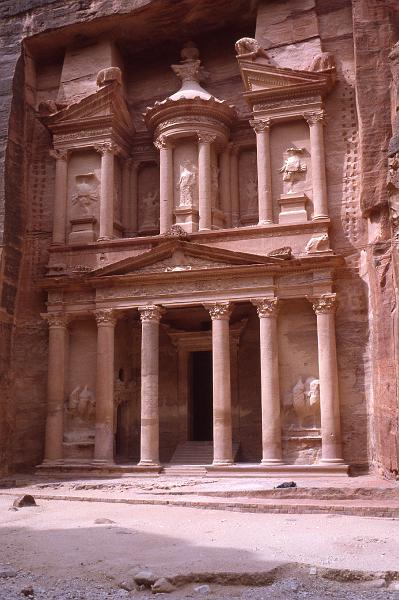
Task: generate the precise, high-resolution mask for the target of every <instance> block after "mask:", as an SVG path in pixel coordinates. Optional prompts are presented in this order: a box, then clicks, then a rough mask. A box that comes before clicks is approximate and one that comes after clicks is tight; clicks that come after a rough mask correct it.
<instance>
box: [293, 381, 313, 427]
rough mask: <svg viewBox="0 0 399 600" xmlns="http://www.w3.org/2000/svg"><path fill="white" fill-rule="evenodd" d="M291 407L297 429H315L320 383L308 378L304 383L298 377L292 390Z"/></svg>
mask: <svg viewBox="0 0 399 600" xmlns="http://www.w3.org/2000/svg"><path fill="white" fill-rule="evenodd" d="M291 396H292V401H291V406H292V408H293V410H294V412H295V415H296V417H297V420H298V424H299V427H300V428H301V429H306V428H307V427H310V428H312V429H317V427H318V423H319V415H320V382H319V380H318V379H316V378H315V377H308V378H307V379H306V381H305V382H304V381H303V379H302V377H300V378H299V379H298V381H297V383H296V384H295V385H294V387H293V388H292V394H291Z"/></svg>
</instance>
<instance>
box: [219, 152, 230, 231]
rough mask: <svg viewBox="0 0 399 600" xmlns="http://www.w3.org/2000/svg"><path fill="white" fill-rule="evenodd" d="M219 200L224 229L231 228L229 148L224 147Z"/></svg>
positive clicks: (221, 159)
mask: <svg viewBox="0 0 399 600" xmlns="http://www.w3.org/2000/svg"><path fill="white" fill-rule="evenodd" d="M220 200H221V208H222V211H223V213H224V218H225V222H226V227H231V197H230V148H229V146H226V147H225V148H224V149H223V152H222V153H221V155H220Z"/></svg>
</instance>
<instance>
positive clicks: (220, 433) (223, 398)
mask: <svg viewBox="0 0 399 600" xmlns="http://www.w3.org/2000/svg"><path fill="white" fill-rule="evenodd" d="M206 308H208V310H209V312H210V315H211V318H212V373H213V464H214V465H228V464H231V463H232V462H233V443H232V418H231V381H230V340H229V335H230V328H229V316H230V308H229V303H228V302H223V303H217V304H212V305H207V306H206Z"/></svg>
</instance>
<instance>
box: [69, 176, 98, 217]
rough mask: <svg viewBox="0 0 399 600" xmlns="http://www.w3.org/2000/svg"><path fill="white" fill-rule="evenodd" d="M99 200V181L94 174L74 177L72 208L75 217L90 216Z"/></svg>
mask: <svg viewBox="0 0 399 600" xmlns="http://www.w3.org/2000/svg"><path fill="white" fill-rule="evenodd" d="M98 199H99V181H98V179H97V177H96V175H95V174H94V173H86V174H84V175H76V177H75V192H74V194H73V195H72V206H73V208H74V211H73V212H75V213H76V216H77V217H79V216H80V217H84V216H88V215H92V214H93V212H94V208H95V205H96V204H97V202H98Z"/></svg>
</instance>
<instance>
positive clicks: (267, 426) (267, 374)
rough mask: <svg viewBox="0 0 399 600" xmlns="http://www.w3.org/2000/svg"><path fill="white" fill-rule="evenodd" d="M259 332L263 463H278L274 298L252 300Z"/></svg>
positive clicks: (277, 390)
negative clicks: (255, 308)
mask: <svg viewBox="0 0 399 600" xmlns="http://www.w3.org/2000/svg"><path fill="white" fill-rule="evenodd" d="M253 303H254V304H255V305H256V306H257V310H258V316H259V333H260V372H261V403H262V463H264V464H281V462H282V460H281V457H282V451H281V416H280V386H279V372H278V339H277V299H276V298H265V299H260V300H253Z"/></svg>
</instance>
